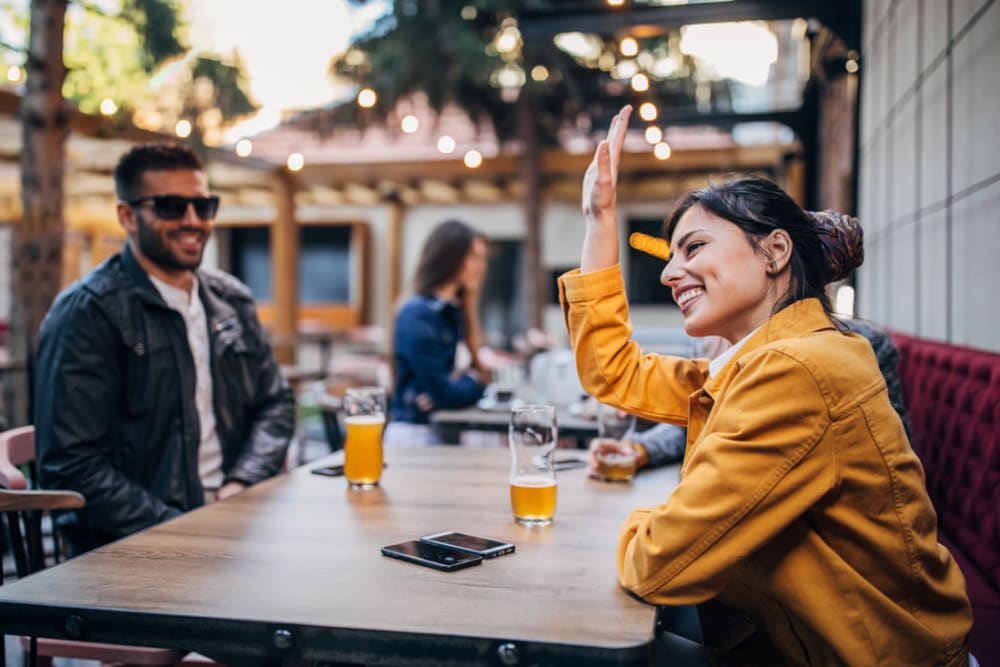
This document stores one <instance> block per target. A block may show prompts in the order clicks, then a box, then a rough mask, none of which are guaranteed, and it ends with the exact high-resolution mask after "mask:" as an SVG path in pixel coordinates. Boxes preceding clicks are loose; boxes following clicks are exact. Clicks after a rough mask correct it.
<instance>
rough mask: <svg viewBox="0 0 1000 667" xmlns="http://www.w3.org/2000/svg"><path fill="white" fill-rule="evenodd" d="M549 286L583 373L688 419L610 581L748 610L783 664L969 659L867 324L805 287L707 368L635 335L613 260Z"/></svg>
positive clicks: (636, 405) (613, 391)
mask: <svg viewBox="0 0 1000 667" xmlns="http://www.w3.org/2000/svg"><path fill="white" fill-rule="evenodd" d="M560 297H561V301H562V304H563V313H564V315H565V318H566V324H567V328H568V330H569V334H570V341H571V344H572V346H573V350H574V352H575V355H576V362H577V368H578V371H579V374H580V380H581V382H582V384H583V387H584V388H585V389H586V390H587V391H588V392H590V393H591V394H592V395H593V396H595V397H596V398H597V399H598V400H600V401H602V402H606V403H609V404H612V405H616V406H618V407H620V408H622V409H625V410H628V411H629V412H633V413H635V414H637V415H640V416H642V417H645V418H647V419H653V420H657V421H667V422H672V423H675V424H682V425H683V424H686V425H687V427H688V448H687V454H686V455H685V459H684V464H683V467H682V472H681V482H680V484H679V485H678V486H677V489H676V490H675V491H674V493H673V494H672V495H671V496H670V497H669V498H665V499H664V504H662V505H659V506H657V507H653V508H649V509H637V510H635V511H634V512H633V513H632V515H631V516H630V517H629V518H628V520H627V522H626V524H625V526H624V528H623V529H622V534H621V538H620V541H619V545H618V570H619V579H620V581H621V584H622V586H624V587H625V588H627V589H629V590H631V591H633V592H634V593H636V594H637V595H639V596H641V597H642V598H644V599H645V600H647V601H649V602H652V603H656V604H668V605H678V604H692V603H700V602H704V601H706V600H709V599H712V598H716V599H718V600H719V601H721V602H723V603H724V604H726V605H728V606H730V607H733V608H736V609H740V610H743V611H745V612H746V613H747V614H748V615H749V617H750V618H751V619H752V621H753V622H754V624H755V625H756V626H757V628H758V629H760V630H762V631H763V632H764V633H765V634H766V635H767V637H768V638H769V639H770V641H771V642H772V643H773V644H774V645H775V647H777V649H778V650H779V651H780V652H781V653H782V654H783V656H784V657H785V660H786V661H787V663H788V664H811V665H842V664H846V665H865V666H870V665H964V664H967V660H968V658H967V653H966V649H965V637H966V635H967V634H968V632H969V628H970V627H971V623H972V612H971V609H970V606H969V601H968V597H967V595H966V591H965V580H964V578H963V577H962V574H961V572H960V570H959V569H958V566H957V565H956V564H955V561H954V560H953V559H952V557H951V555H950V554H949V553H948V551H947V550H946V549H945V548H944V547H942V546H941V545H939V544H938V542H937V517H936V515H935V513H934V509H933V507H932V506H931V502H930V499H929V498H928V496H927V492H926V489H925V485H924V474H923V468H922V467H921V465H920V461H919V460H918V459H917V457H916V455H915V454H914V453H913V450H912V449H911V448H910V444H909V442H908V441H907V439H906V434H905V432H904V430H903V427H902V424H901V422H900V420H899V418H898V416H897V414H896V413H895V411H894V410H893V408H892V406H891V405H890V403H889V398H888V393H887V391H886V386H885V381H884V380H883V378H882V375H881V374H880V372H879V370H878V365H877V363H876V360H875V356H874V353H873V352H872V350H871V346H870V345H869V344H868V342H867V341H866V340H865V339H864V338H862V337H861V336H858V335H855V334H849V333H842V332H840V331H838V330H837V329H836V328H835V327H834V326H833V325H832V323H831V321H830V319H829V318H828V317H827V316H826V313H825V312H824V311H823V308H822V306H821V305H820V303H819V302H818V301H817V300H816V299H807V300H804V301H800V302H798V303H795V304H793V305H791V306H789V307H787V308H785V309H783V310H781V311H780V312H779V313H777V314H776V315H774V316H773V317H771V319H769V320H768V321H767V322H766V323H765V324H764V325H762V326H761V327H760V328H759V329H758V330H757V331H756V332H755V333H754V334H753V335H752V336H751V337H750V338H749V339H748V340H747V341H746V343H745V344H744V345H743V347H741V348H740V349H739V350H738V351H737V352H736V354H735V355H734V356H733V358H732V359H730V360H729V361H728V362H727V363H726V364H725V366H723V367H722V368H721V369H720V370H719V372H718V373H717V374H716V375H714V376H713V377H711V378H709V377H708V362H707V361H706V360H703V359H700V360H688V359H682V358H677V357H665V356H660V355H644V354H643V353H642V352H641V350H640V349H639V347H638V345H637V344H636V343H635V342H633V341H631V340H630V338H631V331H632V327H631V324H630V322H629V319H628V304H627V302H626V298H625V291H624V284H623V281H622V277H621V271H620V268H619V267H617V266H615V267H610V268H607V269H604V270H602V271H596V272H593V273H588V274H585V275H580V274H579V273H578V272H575V271H574V272H570V273H568V274H566V275H564V276H562V277H561V278H560Z"/></svg>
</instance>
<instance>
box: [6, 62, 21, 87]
mask: <svg viewBox="0 0 1000 667" xmlns="http://www.w3.org/2000/svg"><path fill="white" fill-rule="evenodd" d="M7 80H8V81H10V82H11V83H17V82H18V81H20V80H21V68H20V67H18V66H17V65H11V66H10V67H8V68H7Z"/></svg>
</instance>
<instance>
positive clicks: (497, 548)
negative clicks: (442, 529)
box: [420, 531, 514, 558]
mask: <svg viewBox="0 0 1000 667" xmlns="http://www.w3.org/2000/svg"><path fill="white" fill-rule="evenodd" d="M449 534H451V535H457V536H459V537H460V538H461V537H468V538H472V539H476V540H482V541H484V542H490V543H491V544H492V545H493V546H491V547H489V548H487V549H476V548H474V547H471V546H468V545H464V544H454V543H452V542H448V541H445V540H443V539H441V538H442V537H445V536H446V535H449ZM420 541H421V542H424V543H425V544H433V545H436V546H440V547H444V548H445V549H457V550H458V551H464V552H466V553H470V554H475V555H477V556H482V557H483V558H496V557H497V556H503V555H505V554H512V553H514V545H513V544H510V543H509V542H501V541H500V540H493V539H490V538H488V537H479V536H478V535H468V534H466V533H459V532H458V531H450V532H449V533H434V534H432V535H425V536H423V537H421V538H420Z"/></svg>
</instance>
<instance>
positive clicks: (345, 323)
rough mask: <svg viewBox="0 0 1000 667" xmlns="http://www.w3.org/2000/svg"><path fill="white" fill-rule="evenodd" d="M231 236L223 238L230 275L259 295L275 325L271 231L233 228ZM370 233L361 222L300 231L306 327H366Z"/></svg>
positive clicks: (260, 306)
mask: <svg viewBox="0 0 1000 667" xmlns="http://www.w3.org/2000/svg"><path fill="white" fill-rule="evenodd" d="M226 231H227V232H228V234H227V235H225V236H224V237H223V238H220V253H221V254H222V256H223V257H224V258H228V260H229V261H228V269H229V271H230V272H231V273H232V274H233V275H235V276H236V277H237V278H239V279H240V280H242V281H243V282H245V283H246V284H247V285H248V286H249V287H250V289H251V290H252V291H253V294H254V298H255V299H256V301H257V311H258V314H259V316H260V319H261V321H262V322H263V323H264V325H265V326H269V325H270V323H271V322H272V321H273V317H274V310H273V308H274V303H273V301H274V285H273V284H272V276H273V271H274V269H273V263H272V262H273V259H274V258H273V257H272V248H271V229H270V227H267V226H245V227H244V226H233V227H229V228H227V230H226ZM367 232H368V230H367V227H366V225H365V224H364V223H360V222H344V223H337V222H333V223H325V224H304V225H300V226H299V228H298V234H299V252H298V257H297V264H298V265H297V278H298V303H299V308H298V310H299V321H300V322H306V321H310V322H312V323H320V324H322V325H325V326H328V327H333V328H338V329H340V328H349V327H353V326H357V325H359V324H362V323H364V321H365V312H366V304H367V285H366V284H365V280H366V278H365V276H366V274H367V260H366V257H367V252H368V251H367V246H368V233H367ZM222 236H223V235H220V237H222ZM220 263H221V262H220ZM222 266H223V267H225V266H226V264H224V263H222Z"/></svg>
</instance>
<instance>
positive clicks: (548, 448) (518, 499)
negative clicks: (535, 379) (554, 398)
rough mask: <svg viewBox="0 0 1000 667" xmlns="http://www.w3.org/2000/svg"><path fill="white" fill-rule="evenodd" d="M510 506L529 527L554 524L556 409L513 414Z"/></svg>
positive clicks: (525, 408) (546, 407)
mask: <svg viewBox="0 0 1000 667" xmlns="http://www.w3.org/2000/svg"><path fill="white" fill-rule="evenodd" d="M508 434H509V441H510V454H511V462H510V506H511V509H512V510H513V512H514V519H516V520H517V522H518V523H520V524H522V525H526V526H543V525H547V524H550V523H552V517H553V515H555V513H556V471H555V466H554V464H553V457H552V454H553V452H554V451H555V448H556V440H557V439H558V428H557V427H556V409H555V406H553V405H522V406H518V407H516V408H513V409H512V410H511V411H510V427H509V429H508Z"/></svg>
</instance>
